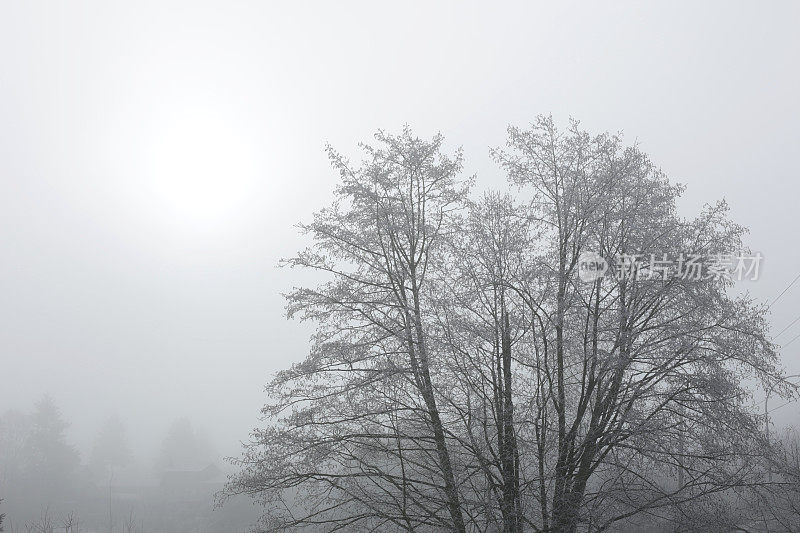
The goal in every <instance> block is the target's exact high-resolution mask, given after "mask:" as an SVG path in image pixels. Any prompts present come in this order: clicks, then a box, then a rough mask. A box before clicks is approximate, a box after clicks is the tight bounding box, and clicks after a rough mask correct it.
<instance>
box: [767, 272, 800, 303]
mask: <svg viewBox="0 0 800 533" xmlns="http://www.w3.org/2000/svg"><path fill="white" fill-rule="evenodd" d="M798 279H800V274H798V275H797V276H796V277H795V278H794V279H793V280H792V282H791V283H790V284H789V285H787V286H786V288H785V289H783V291H781V293H780V294H779V295H778V296H777V297H776V298H775V299H774V300H772V303H771V304H769V307H767V309H770V308H771V307H772V306H773V305H775V302H777V301H778V300H780V299H781V296H783V295H784V294H786V291H788V290H789V289H791V288H792V285H794V284H795V283H797V280H798Z"/></svg>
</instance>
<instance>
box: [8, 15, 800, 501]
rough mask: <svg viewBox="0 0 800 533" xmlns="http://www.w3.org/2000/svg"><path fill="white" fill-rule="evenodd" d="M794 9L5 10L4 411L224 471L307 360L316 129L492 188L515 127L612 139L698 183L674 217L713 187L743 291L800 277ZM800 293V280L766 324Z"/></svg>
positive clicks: (770, 295)
mask: <svg viewBox="0 0 800 533" xmlns="http://www.w3.org/2000/svg"><path fill="white" fill-rule="evenodd" d="M798 22H800V6H798V5H797V4H795V3H791V2H783V3H781V2H775V3H769V4H767V5H759V4H757V3H746V2H704V3H700V4H689V3H678V4H675V3H666V2H663V3H648V4H642V3H635V2H608V3H602V4H599V3H588V2H587V3H564V4H559V5H556V4H555V3H536V4H524V5H523V4H501V5H496V6H492V8H489V6H487V5H481V4H477V3H469V4H460V3H458V4H457V3H445V4H437V5H435V6H434V5H429V4H425V3H414V4H402V5H401V4H382V5H376V4H374V3H367V2H363V3H348V4H333V3H323V2H318V3H302V4H301V3H293V4H277V3H274V4H267V3H236V4H235V5H230V4H227V5H223V4H216V5H215V4H211V3H205V2H186V3H178V2H172V3H169V4H165V3H162V2H144V3H139V2H137V3H130V4H128V5H123V4H119V3H117V4H110V3H107V2H81V3H72V2H70V3H57V2H5V3H2V5H0V80H2V82H1V83H0V295H2V296H0V369H2V370H0V376H2V385H1V386H0V414H2V413H3V412H7V411H19V412H23V413H30V412H32V411H33V409H34V405H35V404H36V402H37V401H38V400H39V399H40V398H41V397H42V396H43V395H45V394H49V395H50V396H51V397H52V399H53V401H54V403H55V404H56V405H57V406H58V407H59V408H60V410H61V414H62V415H63V417H64V419H65V420H66V421H67V422H68V423H69V424H70V425H69V428H68V429H67V432H66V435H67V437H68V441H69V442H70V443H72V444H74V445H75V446H76V447H77V449H78V451H79V452H80V454H81V460H82V461H83V462H87V461H88V460H89V458H90V457H91V454H92V450H93V447H94V446H95V443H96V441H97V438H98V434H99V432H100V430H101V427H102V426H103V423H104V422H105V421H106V420H107V419H108V418H109V417H111V416H115V417H117V418H118V419H119V420H120V421H121V423H122V424H123V426H124V428H125V432H126V434H127V440H128V443H129V447H130V449H131V451H132V455H133V456H134V458H135V464H136V465H137V468H139V469H141V470H142V471H145V470H147V471H150V470H151V469H152V468H153V465H154V464H155V462H156V461H157V457H158V454H159V450H161V448H162V443H163V441H164V438H165V436H166V435H167V432H168V430H169V428H170V426H171V424H173V423H174V422H175V421H176V420H178V419H181V418H185V419H187V420H188V421H190V423H191V425H192V426H193V427H194V428H195V429H196V430H197V431H199V432H201V433H202V434H204V435H205V436H206V437H207V440H208V442H209V443H210V444H209V446H210V447H211V448H213V450H214V453H215V454H216V456H217V460H216V461H214V462H215V463H216V464H217V466H219V467H220V468H222V469H224V470H229V469H230V467H229V466H226V463H225V461H224V460H223V457H225V456H232V455H238V454H239V452H240V441H242V440H245V439H247V436H248V434H249V432H250V430H251V429H252V428H253V427H255V426H256V425H258V424H259V421H258V416H259V410H260V408H261V406H262V405H263V404H264V403H265V401H266V393H265V392H264V386H265V384H266V383H267V381H268V380H269V378H270V376H271V375H272V374H273V373H274V372H275V371H277V370H280V369H283V368H286V367H287V366H288V365H290V364H291V363H293V362H297V361H300V360H302V359H303V358H304V357H305V356H306V354H307V352H308V348H309V336H310V334H311V333H312V331H313V330H312V326H311V325H310V324H306V323H300V322H298V321H288V320H287V319H286V316H285V302H284V299H283V297H282V293H285V292H287V291H288V290H290V289H291V287H293V286H295V285H299V284H303V283H308V282H309V281H313V280H314V279H315V278H314V276H313V275H311V274H308V273H303V272H298V271H294V270H291V269H284V268H279V267H278V262H279V260H280V259H281V258H284V257H289V256H291V255H293V254H294V253H296V252H297V251H298V250H300V249H302V248H303V247H304V246H306V245H307V244H308V242H307V240H306V238H305V237H303V236H301V235H300V234H299V232H298V230H297V228H296V227H295V224H297V223H298V222H302V221H306V222H308V221H309V220H311V217H312V214H313V213H314V212H315V211H317V210H319V209H320V208H322V207H323V206H325V205H328V204H329V203H330V201H331V194H332V191H333V189H334V187H335V185H336V183H337V179H338V175H337V173H336V172H335V171H334V170H333V169H331V167H330V164H329V162H328V159H327V156H326V153H325V146H326V143H330V144H331V145H332V146H333V147H335V148H337V149H338V150H340V151H342V152H343V153H345V154H347V155H353V156H355V155H357V144H358V143H359V142H369V141H371V139H372V136H373V134H374V133H375V132H376V131H378V130H386V131H389V132H399V131H400V130H401V128H402V127H403V125H404V124H408V125H410V126H411V127H412V128H413V129H414V132H415V133H416V134H418V135H420V136H422V137H424V138H429V137H431V136H433V135H434V134H435V133H437V132H441V133H442V134H443V135H444V137H445V144H446V146H447V147H448V149H453V148H456V147H458V146H462V147H463V149H464V157H465V174H475V175H476V177H477V187H476V188H477V189H478V190H481V189H484V188H486V187H500V186H502V185H503V184H504V183H505V181H506V177H505V174H504V173H503V172H502V171H501V170H500V169H499V167H498V166H497V165H496V164H495V163H494V162H493V161H492V160H491V158H490V156H489V149H490V148H492V147H497V146H502V145H503V144H504V142H505V138H506V128H507V126H508V125H509V124H514V125H519V126H523V127H524V126H526V125H527V124H528V123H529V122H530V121H531V120H533V118H534V117H535V116H536V115H538V114H552V116H553V118H554V119H555V120H556V121H557V122H558V123H560V124H566V123H567V121H568V119H569V118H570V117H574V118H575V119H578V120H580V121H581V125H582V127H584V128H586V129H588V130H590V131H595V132H601V131H606V130H609V131H613V132H617V131H620V132H622V133H623V134H624V138H625V140H626V142H629V143H638V145H639V147H640V148H641V149H642V150H644V151H645V152H646V153H648V154H650V156H651V157H652V158H653V160H654V162H655V163H656V164H657V165H658V166H660V167H661V168H662V169H663V170H664V171H665V172H666V173H667V175H669V176H670V178H671V179H673V180H675V181H678V182H682V183H684V184H686V186H687V190H686V192H685V194H684V196H683V198H682V199H681V200H680V203H679V209H680V210H681V211H682V212H685V213H686V214H689V213H695V212H697V211H698V210H699V209H700V207H701V206H702V205H703V204H704V203H706V202H713V201H715V200H717V199H720V198H725V199H726V200H727V202H728V203H729V205H730V208H731V218H732V219H733V220H735V221H736V222H738V223H740V224H742V225H744V226H746V227H748V228H749V229H750V233H749V235H748V236H747V238H746V242H747V244H748V245H749V246H750V247H751V248H752V249H753V250H757V251H760V252H761V253H762V254H763V256H764V263H763V270H762V273H761V276H760V278H759V279H758V281H755V282H746V283H743V284H741V285H740V286H737V289H739V290H744V291H749V292H750V293H751V294H753V295H754V296H756V297H757V298H759V299H761V300H763V301H767V302H772V301H773V300H774V299H775V298H776V297H777V296H778V295H779V294H780V293H781V292H782V291H783V290H784V289H786V288H787V286H789V284H790V283H791V282H792V281H793V280H794V279H795V276H797V275H798V274H800V248H798V246H797V239H796V235H795V233H796V227H797V226H796V217H797V213H798V207H797V198H798V193H800V185H798V175H800V164H799V163H798V159H797V157H796V151H797V145H798V143H800V126H799V125H800V101H799V100H798V98H797V95H798V94H800V73H799V72H798V69H797V64H799V63H800V37H798V33H797V31H796V30H797V25H798ZM799 308H800V282H798V284H796V285H794V286H792V287H790V288H789V290H787V291H786V292H785V293H784V294H783V295H782V296H781V297H780V299H779V300H778V301H777V302H775V305H774V306H773V307H772V308H771V316H770V318H769V320H770V323H771V324H772V328H773V329H772V331H773V332H775V333H777V332H779V331H781V330H782V329H783V328H784V327H785V326H786V325H788V324H789V323H790V322H791V321H792V320H794V319H795V318H796V317H797V313H798V311H797V310H798V309H799ZM798 333H800V326H799V325H798V324H795V325H794V326H793V328H790V329H789V330H788V331H786V332H785V333H783V334H782V335H781V336H780V338H779V339H777V340H776V342H780V341H783V342H784V343H786V342H787V341H789V340H791V339H793V338H794V336H795V335H797V334H798ZM798 351H800V341H798V342H796V343H792V344H791V345H790V346H788V347H787V348H786V349H784V350H782V356H783V365H784V367H785V369H786V372H787V373H788V374H796V373H798V372H800V357H798V355H797V354H798ZM776 405H777V404H776ZM774 416H775V417H776V419H777V420H778V421H779V422H780V424H789V423H798V422H800V420H798V417H797V410H796V404H795V405H789V406H787V407H785V408H782V409H781V410H778V411H776V412H775V413H774ZM2 496H3V495H2V494H0V497H2ZM2 510H3V509H0V511H2Z"/></svg>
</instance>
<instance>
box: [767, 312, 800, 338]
mask: <svg viewBox="0 0 800 533" xmlns="http://www.w3.org/2000/svg"><path fill="white" fill-rule="evenodd" d="M798 320H800V315H798V317H797V318H795V319H794V320H792V321H791V322H789V325H788V326H786V327H785V328H783V329H782V330H780V331H779V332H778V334H777V335H775V336H774V337H772V339H773V340H775V339H777V338H778V337H780V336H781V333H783V332H784V331H786V330H787V329H789V328H790V327H792V326H793V325H794V323H795V322H797V321H798Z"/></svg>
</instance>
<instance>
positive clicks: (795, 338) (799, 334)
mask: <svg viewBox="0 0 800 533" xmlns="http://www.w3.org/2000/svg"><path fill="white" fill-rule="evenodd" d="M797 339H800V333H798V334H797V335H795V336H794V337H792V340H790V341H789V342H787V343H786V344H784V345H783V346H781V350H783V349H784V348H786V347H787V346H789V345H790V344H792V343H793V342H794V341H796V340H797Z"/></svg>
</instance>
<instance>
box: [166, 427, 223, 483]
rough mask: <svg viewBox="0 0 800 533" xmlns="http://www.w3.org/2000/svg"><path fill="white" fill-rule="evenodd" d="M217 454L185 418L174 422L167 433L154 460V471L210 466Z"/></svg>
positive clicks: (206, 439) (194, 468)
mask: <svg viewBox="0 0 800 533" xmlns="http://www.w3.org/2000/svg"><path fill="white" fill-rule="evenodd" d="M216 459H217V453H216V452H215V450H214V447H213V446H212V444H211V442H210V441H209V440H208V438H207V437H206V436H205V435H204V434H203V433H202V432H200V431H197V430H196V429H195V428H194V427H193V426H192V423H191V422H189V420H188V419H186V418H179V419H177V420H175V421H174V422H173V423H172V425H171V426H170V428H169V430H168V431H167V435H166V436H165V437H164V441H163V443H162V445H161V450H160V452H159V455H158V457H157V458H156V469H157V470H159V471H165V470H196V469H200V468H204V467H206V466H208V465H209V464H212V463H214V462H215V461H216Z"/></svg>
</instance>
